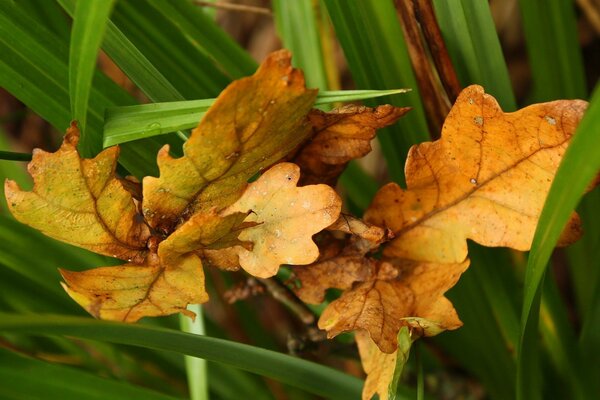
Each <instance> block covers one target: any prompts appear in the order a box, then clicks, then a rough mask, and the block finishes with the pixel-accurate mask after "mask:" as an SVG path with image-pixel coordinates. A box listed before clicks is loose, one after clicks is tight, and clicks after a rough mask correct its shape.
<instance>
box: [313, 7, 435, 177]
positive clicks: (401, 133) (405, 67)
mask: <svg viewBox="0 0 600 400" xmlns="http://www.w3.org/2000/svg"><path fill="white" fill-rule="evenodd" d="M324 3H325V5H326V6H327V10H328V12H329V15H330V16H331V21H332V23H333V26H334V29H335V33H336V36H337V38H338V40H339V41H340V44H341V46H342V49H343V50H344V54H345V56H346V60H347V61H348V66H349V67H350V72H351V73H352V77H353V79H354V82H356V85H357V87H358V88H360V89H391V88H399V87H408V88H412V89H413V92H411V93H409V94H408V95H407V96H406V97H403V98H402V99H395V100H387V99H386V102H390V103H391V104H394V105H397V106H411V107H413V110H412V111H411V112H410V113H409V114H407V115H406V116H405V117H403V118H402V119H400V121H398V123H397V124H395V125H394V126H393V127H390V128H386V129H384V130H380V131H379V132H378V134H377V137H378V139H379V140H380V141H381V143H382V150H383V154H384V156H385V158H386V162H387V165H388V170H389V173H390V176H391V178H392V179H393V180H395V181H397V182H401V183H402V182H404V159H405V156H406V154H407V152H408V149H409V148H410V146H412V145H413V144H415V143H418V142H423V141H426V140H428V139H429V137H430V136H429V134H428V132H429V130H428V127H427V123H426V120H425V114H424V112H423V106H422V103H421V100H420V96H419V91H418V87H417V83H416V79H415V76H414V73H413V70H412V65H411V63H410V58H409V56H408V50H407V48H406V43H405V41H404V36H403V34H402V29H401V27H400V23H399V21H398V18H397V16H396V10H395V9H394V5H393V2H392V1H364V0H325V1H324ZM367 105H373V102H367Z"/></svg>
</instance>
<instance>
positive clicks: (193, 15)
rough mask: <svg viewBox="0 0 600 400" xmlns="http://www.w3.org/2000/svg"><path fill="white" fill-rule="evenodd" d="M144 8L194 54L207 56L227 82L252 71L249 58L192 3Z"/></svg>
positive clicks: (152, 2)
mask: <svg viewBox="0 0 600 400" xmlns="http://www.w3.org/2000/svg"><path fill="white" fill-rule="evenodd" d="M138 3H143V1H142V2H139V1H138ZM148 5H149V6H151V7H154V8H155V9H156V10H157V11H158V12H160V14H161V16H162V17H163V18H165V19H167V20H169V21H170V22H171V23H172V24H173V26H175V27H177V29H179V30H180V31H181V33H182V36H183V38H184V39H185V40H186V41H187V42H188V43H189V44H190V45H192V46H193V47H194V48H195V49H197V51H198V52H204V53H206V54H207V55H209V57H210V58H211V59H212V60H214V62H216V64H217V65H219V67H220V68H221V69H223V70H224V71H226V72H227V74H228V75H229V77H230V78H231V79H238V78H242V77H244V76H247V75H250V74H252V73H253V72H254V71H255V70H256V62H255V61H254V60H253V59H252V57H251V56H250V54H249V53H248V52H247V51H246V50H244V49H242V47H241V46H240V45H239V44H238V43H236V42H235V41H234V40H233V39H232V38H231V37H229V35H228V34H227V33H225V31H223V30H222V29H221V28H220V27H219V26H218V25H217V24H216V22H215V21H214V20H213V19H212V18H210V17H208V16H207V15H205V14H204V13H203V12H202V10H201V9H200V8H199V7H197V6H195V5H194V4H193V2H190V1H187V0H173V1H162V0H148Z"/></svg>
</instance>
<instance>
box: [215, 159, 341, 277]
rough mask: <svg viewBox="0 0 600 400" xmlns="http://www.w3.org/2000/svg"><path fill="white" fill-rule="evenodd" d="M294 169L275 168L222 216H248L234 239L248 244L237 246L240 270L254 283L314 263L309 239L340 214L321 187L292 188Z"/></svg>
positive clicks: (315, 253) (296, 177)
mask: <svg viewBox="0 0 600 400" xmlns="http://www.w3.org/2000/svg"><path fill="white" fill-rule="evenodd" d="M299 179H300V168H298V166H297V165H295V164H292V163H280V164H277V165H275V166H273V167H272V168H270V169H269V170H267V171H266V172H265V173H264V174H262V175H261V177H260V178H259V179H258V180H257V181H256V182H253V183H251V184H250V185H249V186H248V188H247V190H246V191H245V192H244V195H243V196H242V197H241V198H240V199H238V200H237V201H236V202H235V203H234V204H232V205H231V206H230V207H228V208H227V209H225V210H224V211H223V213H222V215H229V214H232V213H240V212H241V213H246V212H250V214H249V215H248V217H246V219H245V220H244V221H245V222H251V223H255V224H256V226H253V227H250V228H246V229H244V230H243V231H242V232H241V233H240V235H239V239H240V240H242V241H245V242H251V243H252V244H253V246H252V249H251V250H247V249H245V248H243V247H241V246H238V247H237V249H238V254H239V261H240V265H241V266H242V268H244V269H245V270H246V271H248V272H249V273H250V274H252V275H254V276H256V277H259V278H268V277H271V276H273V275H275V274H276V273H277V271H278V269H279V266H280V265H281V264H294V265H305V264H310V263H311V262H314V261H315V260H316V259H317V257H318V256H319V249H318V247H317V245H316V244H315V243H314V242H313V241H312V235H314V234H316V233H318V232H320V231H321V230H323V229H325V228H326V227H327V226H329V225H331V224H332V223H333V222H335V220H336V219H337V218H338V216H339V215H340V210H341V207H342V201H341V199H340V198H339V196H338V195H337V194H336V193H335V191H334V190H333V189H332V188H331V187H329V186H327V185H310V186H303V187H297V186H296V185H297V183H298V180H299Z"/></svg>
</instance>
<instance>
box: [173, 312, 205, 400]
mask: <svg viewBox="0 0 600 400" xmlns="http://www.w3.org/2000/svg"><path fill="white" fill-rule="evenodd" d="M187 308H188V310H190V311H192V312H193V313H195V314H196V318H195V319H194V320H193V321H192V319H191V318H189V317H187V316H185V315H179V324H180V327H181V330H182V331H183V332H188V333H191V334H194V335H204V334H206V332H205V329H204V313H203V310H202V306H201V305H200V304H192V305H189V306H188V307H187ZM185 370H186V372H187V380H188V387H189V389H190V400H208V379H207V375H206V360H204V359H202V358H197V357H191V356H185Z"/></svg>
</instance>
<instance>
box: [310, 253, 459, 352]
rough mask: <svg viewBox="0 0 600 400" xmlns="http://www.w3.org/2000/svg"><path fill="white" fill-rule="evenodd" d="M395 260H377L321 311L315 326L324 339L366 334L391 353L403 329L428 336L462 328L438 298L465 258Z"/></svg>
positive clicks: (451, 309)
mask: <svg viewBox="0 0 600 400" xmlns="http://www.w3.org/2000/svg"><path fill="white" fill-rule="evenodd" d="M396 262H397V264H392V263H390V262H387V261H382V262H379V263H378V265H377V268H376V269H375V271H374V273H373V274H371V276H369V278H368V279H366V280H364V281H362V282H360V281H358V282H360V283H358V284H355V285H354V286H353V287H352V289H350V290H346V291H344V292H343V293H342V295H341V296H340V298H338V299H337V300H335V301H333V302H332V303H331V304H329V306H327V308H326V309H325V311H323V314H321V318H320V319H319V328H321V329H325V330H327V335H328V336H329V337H333V336H336V335H338V334H339V333H341V332H346V331H352V330H365V331H367V332H368V333H369V335H370V337H371V338H372V339H373V341H374V342H375V343H377V346H379V348H380V349H381V351H383V352H384V353H393V352H394V351H396V347H397V340H396V337H397V335H398V331H399V330H400V328H401V327H403V326H408V327H411V328H413V329H415V330H416V331H417V332H419V333H421V334H422V335H425V336H432V335H433V334H437V333H439V332H440V331H441V330H446V329H456V328H458V327H460V326H461V325H462V323H461V322H460V320H459V319H458V315H457V314H456V311H455V310H454V307H453V306H452V303H450V301H449V300H448V299H446V298H445V297H444V296H443V294H444V293H445V292H446V291H447V290H448V289H449V288H451V287H452V286H454V284H456V282H458V279H459V278H460V275H461V274H462V273H463V272H464V271H465V270H466V269H467V267H468V266H469V261H468V260H467V261H464V262H462V263H455V264H435V263H433V264H429V263H421V262H411V261H402V262H400V261H396ZM415 317H416V318H415Z"/></svg>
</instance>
